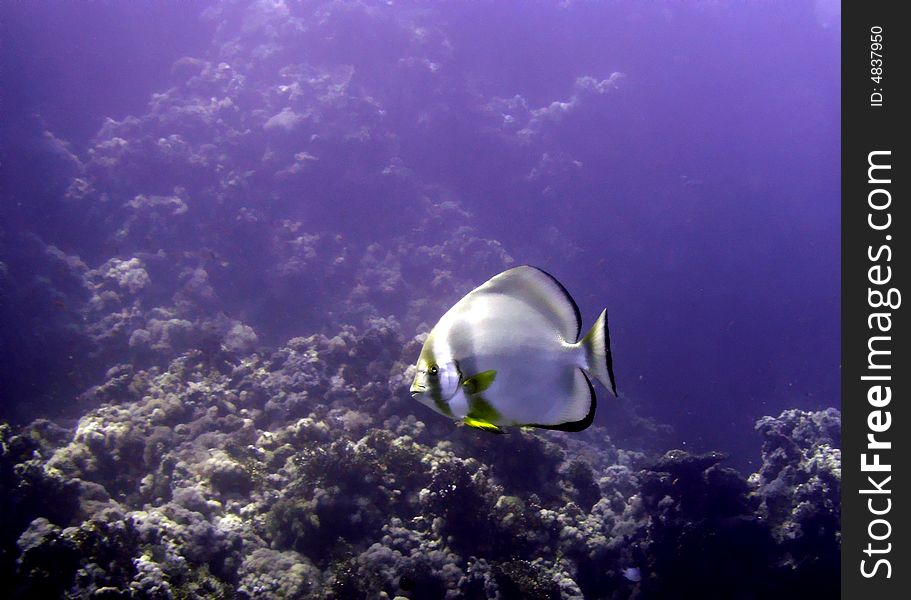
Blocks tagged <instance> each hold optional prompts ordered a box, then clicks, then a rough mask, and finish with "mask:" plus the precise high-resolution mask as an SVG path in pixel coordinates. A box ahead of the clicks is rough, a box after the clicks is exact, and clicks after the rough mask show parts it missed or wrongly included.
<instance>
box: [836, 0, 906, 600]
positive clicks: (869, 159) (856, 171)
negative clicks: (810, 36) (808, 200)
mask: <svg viewBox="0 0 911 600" xmlns="http://www.w3.org/2000/svg"><path fill="white" fill-rule="evenodd" d="M901 6H902V3H900V2H886V1H882V0H880V1H867V2H860V1H858V0H852V1H848V2H845V3H843V5H842V573H841V577H842V597H843V598H851V599H853V598H875V599H877V600H888V599H893V598H894V599H899V598H907V597H908V594H909V590H911V553H909V546H911V532H909V527H911V521H909V518H908V515H909V513H911V465H909V462H911V410H909V407H908V404H909V401H911V398H909V392H911V386H909V382H911V357H909V354H908V350H907V349H908V336H909V332H908V316H907V313H908V310H907V308H906V306H905V303H906V302H909V301H911V297H908V296H907V294H908V293H909V290H908V281H909V277H908V272H909V270H911V261H909V255H908V237H909V236H911V227H909V222H908V202H909V198H908V183H907V182H908V177H909V169H908V164H909V155H908V152H907V140H908V135H909V131H908V127H907V126H906V125H905V123H907V120H908V114H907V113H908V112H909V108H911V101H909V100H911V99H909V97H908V94H907V87H908V86H907V80H908V77H909V66H911V61H909V60H908V59H909V48H908V43H907V40H908V37H909V35H911V22H909V21H908V19H907V18H904V19H903V18H902V17H901V16H900V15H899V13H900V12H901V11H899V8H900V7H901Z"/></svg>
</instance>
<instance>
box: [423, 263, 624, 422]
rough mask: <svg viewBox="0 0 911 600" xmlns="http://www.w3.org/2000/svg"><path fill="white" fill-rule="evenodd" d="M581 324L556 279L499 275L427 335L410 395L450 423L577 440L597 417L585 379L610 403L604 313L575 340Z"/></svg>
mask: <svg viewBox="0 0 911 600" xmlns="http://www.w3.org/2000/svg"><path fill="white" fill-rule="evenodd" d="M581 333H582V315H581V313H580V312H579V307H578V306H577V305H576V302H575V301H574V300H573V298H572V296H571V295H570V294H569V292H568V291H567V290H566V288H565V287H564V286H563V284H562V283H560V282H559V281H558V280H557V279H556V278H555V277H554V276H553V275H551V274H550V273H548V272H547V271H544V270H543V269H540V268H538V267H533V266H530V265H522V266H519V267H515V268H512V269H508V270H506V271H503V272H502V273H500V274H499V275H496V276H494V277H492V278H490V279H489V280H488V281H486V282H485V283H483V284H481V285H480V286H478V287H476V288H475V289H473V290H472V291H471V292H469V293H468V294H467V295H465V297H463V298H462V299H461V300H459V301H458V302H457V303H456V304H455V305H453V307H452V308H450V309H449V310H448V311H447V312H446V313H445V314H444V315H443V316H442V317H441V318H440V320H439V322H437V324H436V325H435V326H434V327H433V329H431V331H430V333H429V334H428V335H427V338H426V340H425V341H424V345H423V347H422V348H421V353H420V355H419V357H418V360H417V365H416V367H415V368H416V372H415V376H414V380H413V382H412V384H411V388H410V392H411V396H412V398H413V399H415V400H417V401H418V402H420V403H421V404H424V405H425V406H428V407H429V408H431V409H433V410H434V411H436V412H438V413H440V414H442V415H444V416H447V417H449V418H451V419H454V420H455V421H456V422H457V423H461V424H463V425H467V426H469V427H472V428H475V429H479V430H482V431H487V432H491V433H506V431H505V429H504V428H505V427H536V428H541V429H555V430H560V431H582V430H584V429H586V428H587V427H588V426H590V425H591V424H592V422H593V421H594V417H595V409H596V407H597V398H596V396H595V388H594V386H593V385H592V380H591V378H594V379H596V380H597V381H599V382H601V384H602V385H604V387H605V388H607V389H609V390H610V391H611V392H612V393H613V394H614V395H615V396H616V395H617V386H616V383H615V381H614V372H613V358H612V355H611V350H610V332H609V330H608V323H607V309H606V308H605V309H604V310H603V311H602V312H601V315H600V316H599V317H598V318H597V320H595V323H594V325H593V326H592V328H591V329H590V330H589V331H588V333H586V334H585V336H583V337H581V338H580V335H581Z"/></svg>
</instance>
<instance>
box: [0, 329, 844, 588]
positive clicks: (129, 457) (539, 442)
mask: <svg viewBox="0 0 911 600" xmlns="http://www.w3.org/2000/svg"><path fill="white" fill-rule="evenodd" d="M412 345H414V344H413V343H405V342H404V340H403V339H402V338H401V336H400V334H398V332H397V329H396V327H395V324H394V323H390V322H388V321H383V320H377V321H375V322H373V323H372V324H371V325H370V326H368V327H366V328H364V329H358V328H354V327H351V326H349V327H347V328H345V329H343V330H342V331H340V332H339V334H338V335H336V336H333V337H328V336H325V335H313V336H310V337H307V338H296V339H293V340H291V341H290V342H289V343H288V344H287V345H285V346H283V347H281V348H280V349H279V350H277V351H276V352H273V353H269V354H268V355H266V354H257V353H248V354H246V355H243V356H238V355H236V354H228V355H226V356H224V357H222V358H221V359H220V361H217V362H215V363H213V362H212V360H211V357H209V356H206V354H205V353H204V352H202V351H199V350H194V351H190V352H187V353H185V354H184V355H182V356H180V357H179V358H177V359H175V360H173V361H171V362H170V364H168V365H167V367H166V368H159V367H151V368H149V369H147V370H132V369H129V368H126V367H124V368H121V369H113V370H112V372H111V373H109V379H108V381H107V382H105V383H104V384H103V385H100V386H98V387H97V388H96V389H95V391H94V392H93V393H94V394H95V400H94V401H95V402H99V403H101V405H100V406H98V408H95V409H92V410H90V411H89V412H87V413H86V414H85V415H84V416H83V417H82V418H81V419H80V420H79V423H78V425H77V426H76V427H75V429H74V430H73V431H68V430H65V429H62V428H60V427H59V426H56V425H53V424H52V423H50V422H48V421H36V422H34V423H33V424H31V425H29V426H27V427H24V428H21V429H18V430H17V429H14V428H12V427H10V426H8V425H3V426H2V427H0V449H2V454H0V484H2V485H0V488H2V489H0V492H2V493H0V498H2V502H3V506H2V507H0V508H2V511H3V514H4V516H5V521H4V527H3V537H2V540H0V542H2V554H0V570H2V575H3V578H4V580H5V581H10V582H13V587H12V588H11V589H13V590H15V591H14V592H13V594H12V595H13V597H22V598H25V597H30V596H33V595H35V594H44V595H48V596H57V597H73V598H81V597H95V596H104V595H112V596H116V595H118V594H128V595H129V596H130V597H134V598H180V597H210V598H229V597H240V598H277V597H299V598H338V599H342V598H351V597H371V598H373V597H375V598H381V597H386V598H393V597H403V598H461V597H489V598H501V599H506V598H555V599H556V598H561V599H562V598H626V597H634V596H637V595H640V594H641V595H644V596H647V597H666V595H667V594H668V593H670V592H672V591H673V590H675V589H680V586H687V587H689V588H691V589H692V588H693V587H694V586H695V587H698V589H701V590H703V591H704V594H703V595H706V596H709V597H711V596H712V593H713V592H712V590H726V591H725V593H727V592H730V591H731V590H733V592H731V593H733V594H734V595H738V594H740V595H748V593H751V592H755V593H757V594H759V595H764V594H772V593H777V592H780V591H781V590H783V589H786V587H787V586H792V587H801V586H802V588H801V589H803V588H806V589H809V586H810V585H811V584H813V585H816V584H818V583H819V582H818V580H817V579H818V575H819V569H820V568H822V567H823V566H824V565H823V564H822V563H821V562H820V561H824V560H825V556H826V555H825V554H821V553H828V554H829V555H837V552H838V540H837V537H836V536H835V532H837V528H836V529H834V530H832V529H830V530H825V531H823V530H820V528H819V524H821V523H822V524H825V523H828V524H830V525H832V524H834V525H837V516H838V515H837V512H833V510H837V504H835V505H834V507H833V505H832V504H831V503H830V504H825V503H820V502H818V500H819V499H821V498H824V499H828V500H830V501H831V500H832V499H833V498H837V493H838V465H839V455H838V450H837V448H836V447H837V445H838V438H837V430H838V418H839V417H838V413H837V412H836V411H827V412H823V413H802V412H799V411H789V412H786V413H784V414H782V415H781V416H780V417H778V418H775V419H773V418H771V417H767V418H765V419H763V420H761V421H760V423H759V424H758V425H757V428H758V430H759V431H760V432H761V433H762V435H763V436H764V438H765V440H766V442H765V446H764V450H763V451H764V455H763V457H764V463H763V467H762V469H761V470H760V471H759V472H758V473H756V474H754V475H753V476H752V477H751V478H750V481H749V482H748V481H747V480H745V479H744V478H743V477H742V476H740V475H739V474H738V473H737V472H736V471H733V470H731V469H728V468H725V467H723V466H722V461H723V458H724V457H723V456H722V455H720V454H718V453H709V454H705V455H691V454H688V453H686V452H682V451H671V452H668V453H666V454H665V455H664V456H660V457H658V456H653V457H650V456H649V455H647V454H644V453H642V452H629V451H623V450H620V449H617V448H616V447H615V446H614V445H613V444H612V443H611V442H610V438H609V437H608V436H607V434H606V432H605V431H604V430H603V429H602V428H600V427H594V428H592V430H591V431H588V432H586V433H585V434H584V435H583V436H577V435H572V434H563V433H559V432H540V431H522V430H518V431H515V432H513V433H511V434H510V435H505V436H492V435H489V434H485V433H483V432H477V431H474V430H470V429H468V428H453V426H452V425H451V424H450V423H448V422H445V420H443V419H436V418H435V417H434V416H433V415H426V417H427V422H424V421H422V420H418V419H417V418H416V417H415V416H413V415H411V414H409V413H410V410H409V407H410V405H407V404H406V403H408V402H410V400H403V398H407V391H406V390H407V383H406V382H407V378H406V377H405V374H406V371H407V370H408V369H409V367H408V366H407V364H408V363H407V362H406V361H409V362H410V358H411V356H410V354H409V352H408V350H410V348H411V346H412ZM402 348H405V349H406V351H405V353H404V354H403V353H402ZM422 416H423V415H422ZM605 455H606V456H607V458H606V459H605V458H603V457H604V456H605ZM588 457H593V459H592V460H589V458H588ZM598 457H602V458H598ZM833 494H834V495H833ZM821 531H823V533H820V532H821ZM809 535H813V536H816V537H814V538H813V545H812V547H810V546H808V545H807V544H806V543H801V540H803V541H804V542H805V541H806V538H807V536H809ZM820 536H821V537H820ZM811 551H813V552H816V553H817V554H816V555H814V556H815V558H816V562H814V560H812V558H813V557H810V556H809V554H808V553H809V552H811Z"/></svg>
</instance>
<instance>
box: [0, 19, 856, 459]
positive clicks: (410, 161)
mask: <svg viewBox="0 0 911 600" xmlns="http://www.w3.org/2000/svg"><path fill="white" fill-rule="evenodd" d="M0 17H2V28H3V36H2V44H3V48H2V50H3V51H2V53H0V69H2V71H0V73H2V85H0V94H2V96H0V100H2V110H3V118H2V125H0V128H2V129H0V131H2V140H3V142H2V165H0V169H2V186H3V188H2V206H0V217H2V229H0V253H2V254H0V260H2V262H3V265H4V272H3V280H2V282H0V283H2V286H3V287H2V290H3V293H2V300H0V325H2V330H0V331H2V333H0V336H2V354H3V356H2V358H3V361H2V365H3V366H2V367H0V395H2V398H3V407H2V416H3V417H5V418H7V419H14V420H25V419H30V418H34V417H35V416H42V415H56V414H60V413H67V411H68V406H69V405H70V402H71V399H72V398H73V397H75V396H76V395H78V394H79V393H80V392H82V391H84V390H85V389H86V388H87V387H89V386H91V385H93V384H96V383H98V382H100V381H101V380H103V374H104V372H105V371H106V370H107V369H108V368H110V367H111V366H113V365H115V364H119V363H124V362H131V361H134V362H135V363H136V364H139V365H148V364H155V363H156V362H157V363H161V362H162V361H165V360H167V359H168V358H169V357H171V356H173V355H176V354H179V352H181V351H183V350H185V349H186V348H188V347H192V346H194V345H198V343H200V342H198V338H196V337H194V336H197V335H201V334H199V332H200V331H204V330H206V328H207V327H208V328H209V329H211V330H212V331H217V335H225V332H226V331H228V330H230V329H231V327H233V326H234V324H237V323H243V324H245V325H247V326H249V327H251V328H252V329H253V331H254V332H255V333H256V335H257V343H259V344H261V345H264V346H266V347H275V346H276V345H278V344H281V343H283V342H285V341H287V340H288V339H289V338H291V337H293V336H296V335H305V334H309V333H312V332H317V331H323V332H326V333H330V332H332V331H335V330H337V328H338V327H339V326H341V325H342V324H344V323H351V324H355V325H361V324H362V323H363V321H364V319H366V318H370V317H371V316H382V317H386V316H392V317H394V318H395V319H397V320H398V322H399V324H400V327H401V331H402V333H403V335H404V336H405V337H406V338H408V337H410V336H412V335H413V334H414V333H415V332H417V331H419V330H426V327H427V326H428V325H432V324H433V322H434V321H435V319H436V318H438V317H439V315H440V314H441V313H442V310H445V308H446V307H448V306H449V305H451V304H452V303H454V302H455V301H456V300H458V298H459V297H461V295H462V294H464V293H465V292H466V291H468V290H469V289H470V288H471V286H473V285H476V284H478V283H480V282H482V281H484V280H486V279H487V278H488V277H490V276H492V275H494V274H495V273H496V272H497V271H498V270H499V269H500V268H501V267H503V266H505V265H508V264H522V263H531V264H535V265H539V266H541V267H543V268H545V269H547V270H548V271H550V272H551V273H553V274H554V275H555V276H557V277H558V278H559V279H560V280H561V281H562V282H563V283H564V285H565V286H566V287H567V288H568V289H569V290H570V292H571V293H572V294H573V295H574V296H575V299H576V301H577V302H578V304H579V306H580V308H581V310H582V314H583V318H584V319H585V321H586V324H585V327H586V328H587V327H588V326H589V325H590V324H591V322H592V321H593V319H594V318H595V317H596V316H597V314H598V312H599V311H600V309H601V308H602V307H604V306H607V307H608V308H609V314H610V327H611V336H612V346H613V353H614V368H615V372H616V374H617V383H618V387H619V390H620V393H621V398H620V399H619V400H613V399H607V396H606V395H605V394H604V391H603V390H601V396H602V398H603V404H602V406H603V409H602V411H601V414H599V417H598V419H596V423H602V422H606V420H609V419H612V418H621V416H622V415H620V414H619V413H618V414H613V412H612V410H611V406H610V403H612V402H619V403H629V404H630V405H632V406H634V407H635V408H636V410H637V411H638V412H639V414H641V415H643V416H648V417H651V418H653V419H654V420H655V421H657V422H659V423H664V424H669V425H671V426H672V427H673V428H674V433H673V440H672V443H673V444H674V445H681V446H682V447H684V448H687V449H693V450H708V449H722V450H725V451H728V452H731V453H733V454H734V457H733V459H732V460H733V461H734V462H735V463H736V464H740V465H748V464H750V462H751V461H752V460H753V459H754V458H755V457H756V452H757V450H756V449H757V448H758V443H759V442H758V438H756V437H755V436H754V434H753V433H752V424H753V422H754V421H755V420H756V419H757V418H758V417H760V416H762V415H766V414H778V413H779V412H780V411H781V410H783V409H785V408H803V409H820V408H824V407H829V406H838V402H839V396H838V394H839V388H838V381H839V368H838V361H839V358H838V341H839V330H838V306H839V291H838V290H839V288H838V285H839V254H838V252H839V250H838V248H839V158H838V157H839V154H838V152H839V100H838V98H839V58H838V49H839V39H838V26H837V20H838V15H837V7H835V8H833V7H831V6H829V4H826V3H821V2H819V3H815V4H814V3H812V2H783V1H782V2H756V3H734V2H697V3H678V2H657V3H639V2H616V3H615V2H611V3H586V2H534V3H528V4H525V3H523V4H521V5H520V4H518V3H509V2H473V3H423V2H389V3H365V4H360V3H353V4H346V3H326V4H319V3H302V4H297V3H291V2H288V3H284V2H252V3H248V2H232V3H203V2H199V3H177V4H174V3H115V2H98V3H50V2H47V3H9V2H8V3H4V5H3V8H2V13H0ZM219 65H222V66H221V67H220V66H219ZM283 111H284V112H283ZM109 119H110V120H109ZM137 197H140V198H142V199H145V200H140V201H136V198H137ZM156 197H157V198H158V200H151V201H149V199H150V198H156ZM131 202H133V205H134V206H132V207H131V205H130V203H131ZM140 205H142V207H139V206H140ZM464 227H467V228H469V229H464V230H462V231H461V232H459V230H460V228H464ZM301 236H318V239H317V238H312V239H311V238H306V239H309V240H310V241H301V240H303V239H304V238H302V237H301ZM446 244H448V245H446ZM497 244H499V245H497ZM302 245H303V246H307V248H309V249H307V250H302V249H301V248H302ZM492 245H496V247H495V248H493V249H492ZM500 245H501V246H500ZM49 247H53V248H55V250H53V251H50V252H49V251H48V248H49ZM422 248H423V249H422ZM55 253H56V254H55ZM441 253H445V258H439V255H440V254H441ZM501 254H504V255H505V254H508V256H509V257H511V259H512V260H511V261H507V262H506V263H504V262H503V258H502V256H501ZM60 255H65V256H67V257H70V258H69V259H64V258H61V257H60ZM134 257H135V258H137V259H138V260H139V261H141V264H142V265H143V268H144V269H145V271H146V273H147V275H148V277H149V282H148V283H145V284H142V285H139V286H138V287H137V288H136V289H135V290H132V291H131V290H128V289H126V288H124V287H123V286H122V285H121V286H120V288H118V293H121V292H122V294H121V295H125V296H128V297H122V298H120V299H119V300H118V301H117V303H115V304H116V306H115V305H114V304H112V305H110V306H106V307H105V306H102V307H98V306H94V307H92V306H89V305H90V304H91V298H92V295H93V294H95V295H98V294H100V293H101V290H102V288H103V287H104V285H107V284H103V281H107V280H106V279H105V277H107V275H104V274H97V275H95V280H94V281H95V283H94V284H91V285H89V284H86V283H85V281H88V280H89V279H91V277H90V276H88V275H86V273H87V272H88V271H90V270H92V269H98V268H99V267H100V266H101V265H103V264H104V263H105V262H106V261H108V260H109V259H111V258H118V259H121V260H123V261H128V260H129V259H131V258H134ZM340 257H341V258H340ZM76 260H78V261H81V262H82V263H83V266H81V267H78V266H77V267H73V264H74V262H73V261H76ZM65 265H69V266H65ZM68 269H69V272H66V271H67V270H68ZM80 277H81V278H83V279H82V281H80ZM86 278H88V279H86ZM92 285H95V286H96V287H95V288H92ZM358 285H360V286H361V287H360V289H356V288H357V286H358ZM87 286H88V287H87ZM115 287H116V286H115ZM90 288H91V289H90ZM352 290H354V291H353V292H352ZM156 307H157V308H159V309H161V311H160V312H161V314H159V315H158V317H155V316H154V315H151V316H150V313H149V311H152V310H153V309H155V308H156ZM123 310H130V311H136V312H135V313H133V316H131V317H129V318H127V317H120V318H116V319H115V318H112V317H110V315H111V314H113V313H118V311H123ZM139 313H142V314H139ZM165 313H166V315H165ZM162 315H165V316H166V317H167V318H168V319H182V320H184V321H187V322H189V323H191V324H192V326H191V329H192V331H191V332H189V333H187V334H186V335H187V336H189V337H190V338H192V340H191V341H182V342H178V341H174V340H172V341H171V342H170V345H169V344H168V343H164V342H162V343H160V344H159V345H158V347H156V348H153V347H154V346H155V339H158V338H155V336H156V335H158V334H156V333H155V332H151V334H150V335H151V336H152V338H153V340H152V341H151V342H149V344H147V346H149V347H148V348H145V349H144V348H143V346H142V343H141V342H142V339H134V343H133V344H132V345H131V344H130V343H129V340H130V338H131V336H132V334H133V332H135V330H137V329H144V330H146V331H149V330H150V329H149V325H148V322H149V320H150V319H153V318H159V319H164V316H162ZM106 319H107V320H106ZM115 321H116V324H115ZM422 323H423V326H422ZM117 327H120V328H121V329H117V330H116V331H115V329H116V328H117ZM141 337H142V336H141V335H140V338H141ZM193 340H195V341H193ZM159 341H160V339H159ZM414 410H415V412H416V414H419V415H420V417H421V418H423V419H428V420H432V419H435V418H437V416H436V415H432V414H430V413H429V411H428V412H426V413H424V412H420V411H421V407H418V406H416V407H415V409H414Z"/></svg>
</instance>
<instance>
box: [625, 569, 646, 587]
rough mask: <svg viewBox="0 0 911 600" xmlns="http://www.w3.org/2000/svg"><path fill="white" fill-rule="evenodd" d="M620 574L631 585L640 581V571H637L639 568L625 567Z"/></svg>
mask: <svg viewBox="0 0 911 600" xmlns="http://www.w3.org/2000/svg"><path fill="white" fill-rule="evenodd" d="M622 573H623V576H624V577H625V578H626V579H628V580H629V581H632V582H633V583H638V582H640V581H642V571H640V570H639V567H627V568H625V569H623V571H622Z"/></svg>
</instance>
